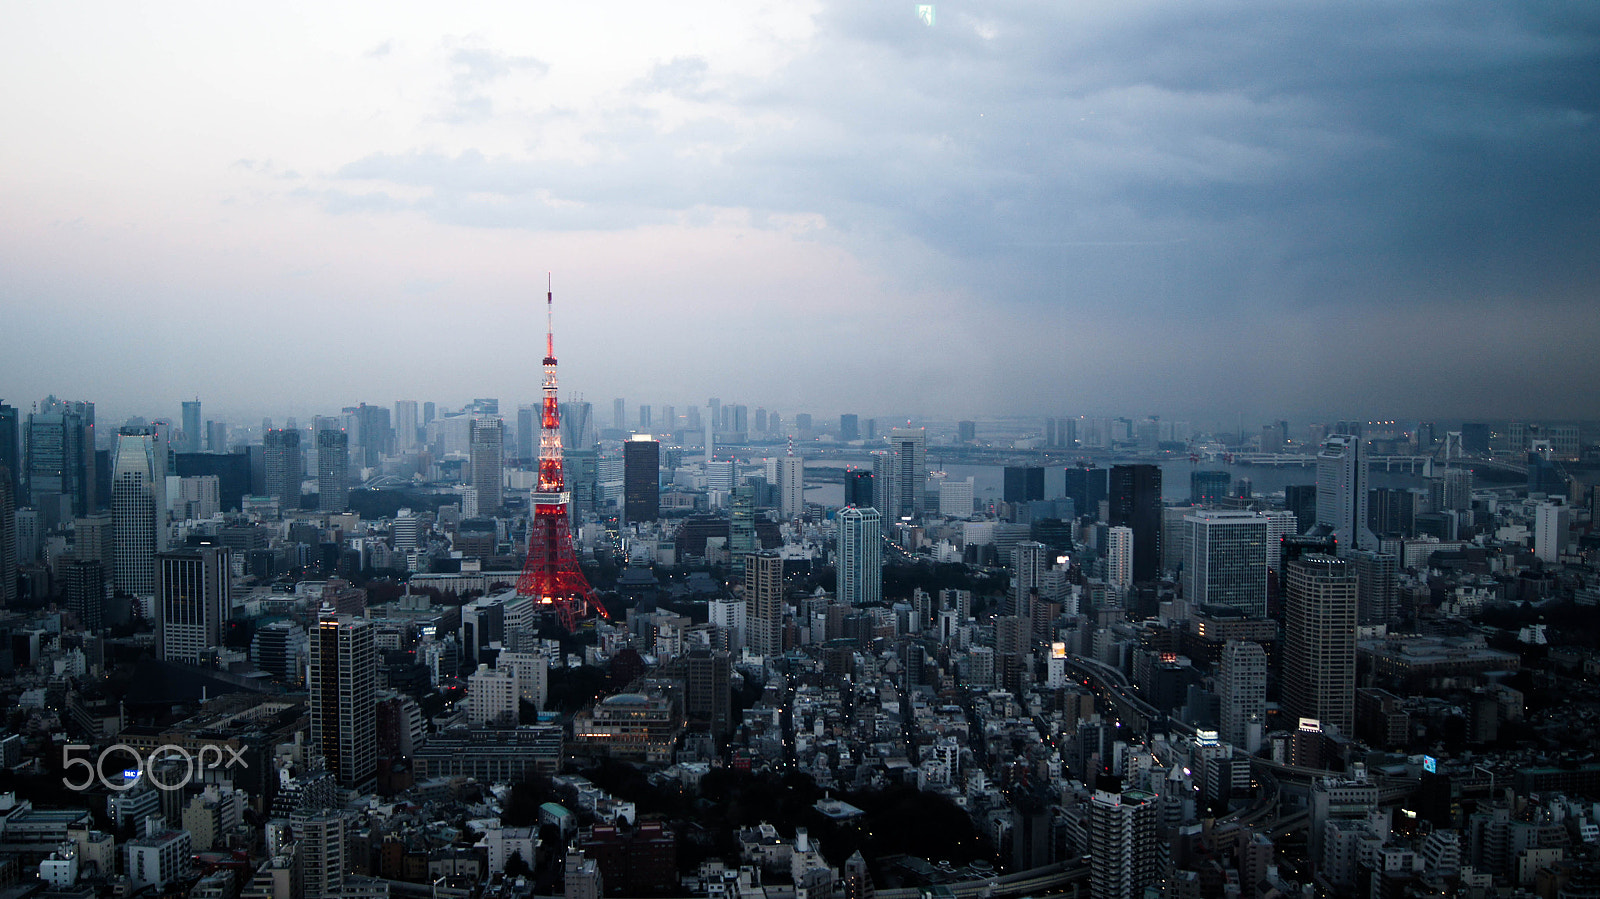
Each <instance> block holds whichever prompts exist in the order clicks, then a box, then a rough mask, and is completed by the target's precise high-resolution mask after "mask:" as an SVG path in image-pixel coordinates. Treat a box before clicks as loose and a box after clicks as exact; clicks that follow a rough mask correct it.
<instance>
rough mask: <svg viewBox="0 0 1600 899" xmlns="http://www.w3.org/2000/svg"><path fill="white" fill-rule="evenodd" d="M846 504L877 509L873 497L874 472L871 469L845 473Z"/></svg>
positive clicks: (852, 470)
mask: <svg viewBox="0 0 1600 899" xmlns="http://www.w3.org/2000/svg"><path fill="white" fill-rule="evenodd" d="M844 504H845V505H847V506H862V507H866V506H872V507H873V508H874V509H876V508H877V506H876V505H875V500H874V497H873V495H872V472H871V471H870V470H869V469H865V468H862V469H851V470H849V471H846V472H845V473H844Z"/></svg>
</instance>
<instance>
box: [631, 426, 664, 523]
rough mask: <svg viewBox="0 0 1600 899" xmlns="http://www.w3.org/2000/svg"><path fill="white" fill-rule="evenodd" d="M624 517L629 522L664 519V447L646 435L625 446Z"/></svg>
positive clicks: (634, 438)
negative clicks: (662, 517)
mask: <svg viewBox="0 0 1600 899" xmlns="http://www.w3.org/2000/svg"><path fill="white" fill-rule="evenodd" d="M622 514H623V516H624V520H625V521H628V522H630V523H631V522H636V521H655V520H656V519H658V518H660V517H661V444H660V443H657V442H656V441H654V440H651V439H650V437H649V435H647V434H635V435H634V436H633V438H632V439H630V440H628V441H627V442H626V443H624V444H622Z"/></svg>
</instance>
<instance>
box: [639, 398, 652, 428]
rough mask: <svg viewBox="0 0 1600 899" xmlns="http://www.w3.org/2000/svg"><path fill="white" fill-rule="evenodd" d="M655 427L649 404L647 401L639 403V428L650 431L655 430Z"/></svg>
mask: <svg viewBox="0 0 1600 899" xmlns="http://www.w3.org/2000/svg"><path fill="white" fill-rule="evenodd" d="M655 427H656V425H655V418H654V416H653V415H651V410H650V404H649V403H644V404H642V405H640V406H639V430H641V431H644V432H646V433H649V432H650V431H653V430H655Z"/></svg>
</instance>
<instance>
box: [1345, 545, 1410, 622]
mask: <svg viewBox="0 0 1600 899" xmlns="http://www.w3.org/2000/svg"><path fill="white" fill-rule="evenodd" d="M1345 558H1347V559H1349V560H1350V568H1351V570H1352V571H1354V572H1355V575H1356V603H1357V604H1356V622H1357V623H1358V624H1387V623H1388V621H1389V619H1390V618H1393V617H1394V615H1395V613H1397V612H1398V611H1399V609H1398V608H1397V607H1396V605H1397V604H1396V602H1395V599H1396V597H1395V594H1396V589H1397V587H1398V581H1399V577H1400V559H1399V557H1397V556H1395V555H1393V554H1392V553H1383V552H1371V551H1367V550H1357V551H1355V552H1353V553H1346V554H1345Z"/></svg>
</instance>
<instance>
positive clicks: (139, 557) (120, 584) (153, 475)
mask: <svg viewBox="0 0 1600 899" xmlns="http://www.w3.org/2000/svg"><path fill="white" fill-rule="evenodd" d="M158 451H159V447H157V445H156V438H155V435H154V434H152V433H151V432H150V429H148V428H123V429H122V432H121V433H120V434H119V435H118V436H117V448H116V457H115V462H114V463H113V465H112V470H111V519H112V554H113V562H112V566H111V575H112V582H113V583H114V584H115V585H116V587H117V589H118V590H121V591H123V592H124V593H128V594H131V595H133V596H139V597H153V596H155V593H156V553H158V552H161V551H163V550H165V549H166V548H167V547H166V515H167V495H166V494H167V491H166V488H167V477H166V471H165V466H164V465H162V464H161V462H160V460H159V459H158V458H157V457H158V455H159V453H158Z"/></svg>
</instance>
